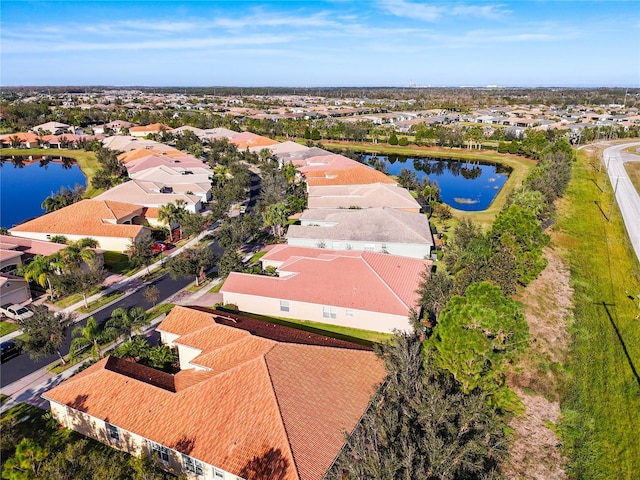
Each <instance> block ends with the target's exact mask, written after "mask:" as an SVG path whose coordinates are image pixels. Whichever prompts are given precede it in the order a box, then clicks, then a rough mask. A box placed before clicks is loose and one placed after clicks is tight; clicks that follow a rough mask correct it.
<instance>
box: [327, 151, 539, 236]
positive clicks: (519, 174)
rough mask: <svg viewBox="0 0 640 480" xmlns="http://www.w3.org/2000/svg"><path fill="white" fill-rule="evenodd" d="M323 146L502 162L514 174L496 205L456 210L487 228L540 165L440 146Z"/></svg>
mask: <svg viewBox="0 0 640 480" xmlns="http://www.w3.org/2000/svg"><path fill="white" fill-rule="evenodd" d="M323 145H324V146H325V147H326V148H329V149H332V150H334V149H341V148H344V149H349V150H353V151H357V152H365V153H380V154H398V155H409V156H412V155H413V156H421V157H432V158H443V159H461V160H467V159H468V160H471V161H478V160H479V161H485V162H493V163H500V164H503V165H507V166H509V167H511V169H512V171H511V174H510V175H509V179H508V180H507V182H506V183H505V184H504V187H502V189H501V190H500V192H499V193H498V195H497V196H496V198H495V200H494V201H493V203H492V204H491V205H490V206H489V208H487V209H486V210H483V211H481V212H465V211H463V210H457V209H454V208H452V210H453V213H454V215H455V217H456V218H457V219H461V218H469V219H470V220H472V221H473V222H475V223H477V224H479V225H482V227H483V228H485V229H487V228H488V227H489V226H490V225H491V224H492V223H493V219H494V218H495V216H496V215H497V214H498V212H499V211H500V210H501V209H502V207H503V206H504V204H505V202H506V200H507V197H508V196H509V193H511V191H512V190H513V189H514V188H515V187H518V186H520V185H522V181H523V180H524V178H525V177H526V176H527V174H528V173H529V170H530V169H531V167H533V166H534V165H536V162H535V161H534V160H531V159H528V158H524V157H520V156H517V155H509V154H501V153H497V152H495V151H492V150H466V149H461V148H454V149H451V148H438V147H416V146H409V147H399V146H391V145H385V144H376V145H374V144H371V143H347V142H344V143H342V142H323Z"/></svg>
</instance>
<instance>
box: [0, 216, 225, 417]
mask: <svg viewBox="0 0 640 480" xmlns="http://www.w3.org/2000/svg"><path fill="white" fill-rule="evenodd" d="M218 224H219V222H216V223H214V224H213V225H212V226H211V227H209V229H207V230H205V231H204V232H202V233H201V234H200V235H198V236H197V237H196V238H194V239H193V240H191V241H189V242H188V243H187V244H185V245H184V246H182V247H180V248H179V249H176V250H175V251H174V252H171V254H170V255H168V256H167V257H164V258H163V259H161V260H159V261H158V262H156V263H154V264H153V265H151V266H150V267H149V271H150V272H153V271H155V270H157V269H158V268H160V267H161V266H162V264H163V262H164V261H166V259H167V258H168V257H173V256H175V255H178V254H179V253H180V252H181V251H182V250H183V249H184V248H187V247H191V246H193V245H195V244H196V243H197V242H199V241H200V240H201V239H202V238H204V237H205V236H206V235H208V234H210V233H212V232H213V230H214V229H215V228H216V227H217V226H218ZM147 273H148V272H147V269H146V268H144V269H143V270H141V271H139V272H137V273H136V274H134V275H132V276H131V277H125V278H124V279H123V280H122V281H120V282H116V283H115V284H113V285H110V286H109V287H108V288H106V289H105V290H103V291H101V292H100V293H98V294H96V295H92V296H91V297H89V298H87V302H92V301H95V300H97V299H99V298H100V297H102V296H103V295H106V294H108V293H110V292H112V291H114V290H116V289H125V291H126V293H125V296H126V295H130V294H132V293H133V292H135V291H136V290H138V289H139V288H142V287H143V286H144V285H146V283H144V282H141V281H140V277H142V276H144V275H147ZM132 283H133V284H134V287H131V284H132ZM211 287H212V285H211V286H209V287H208V288H206V287H205V288H203V289H201V290H199V291H198V292H195V293H190V292H188V291H187V288H188V286H187V287H185V288H183V289H182V290H179V291H178V292H176V293H174V294H173V295H172V296H171V297H170V298H169V299H167V300H168V301H169V302H170V303H174V302H172V301H171V300H172V299H175V298H180V300H181V301H180V303H183V302H184V304H185V305H186V304H188V303H189V300H190V299H192V298H193V300H194V301H198V300H199V299H202V298H203V297H205V295H206V294H207V292H208V291H209V290H210V289H211ZM122 298H123V297H118V298H117V299H115V300H114V302H117V301H119V300H121V299H122ZM214 303H215V302H214ZM108 305H109V304H107V305H105V306H103V307H102V308H105V307H107V306H108ZM82 306H84V300H83V301H81V302H78V303H76V304H75V305H72V306H70V307H68V308H65V309H64V310H63V311H65V312H72V311H74V310H75V309H77V308H80V307H82ZM89 315H90V314H86V315H81V316H78V317H76V318H75V321H76V322H78V321H80V320H82V319H84V318H86V317H88V316H89ZM165 316H166V315H160V316H159V317H156V318H155V319H154V320H153V321H152V322H151V324H150V325H149V326H148V328H147V329H146V330H145V331H144V334H146V333H149V332H151V331H152V330H153V329H154V328H155V326H156V325H157V324H159V323H160V322H161V321H162V320H163V319H164V318H165ZM20 334H22V331H21V330H18V331H15V332H12V333H10V334H7V335H4V336H3V337H2V338H1V339H0V340H1V341H3V342H4V341H6V340H10V339H11V338H15V337H16V336H18V335H20ZM117 345H119V343H116V344H114V345H111V346H110V347H107V348H105V349H104V350H103V353H104V352H107V351H108V350H110V349H113V348H115V347H116V346H117ZM81 365H82V363H79V364H77V365H74V366H72V367H70V368H68V369H67V370H65V371H64V372H62V373H61V374H58V375H53V374H51V373H49V372H48V371H47V369H46V367H45V368H42V369H40V370H38V371H36V372H33V373H31V374H30V375H27V376H26V377H23V378H21V379H20V380H18V381H16V382H13V383H11V384H9V385H7V386H5V387H3V388H2V389H0V393H2V394H4V395H8V396H9V397H11V399H10V400H8V401H7V402H5V403H4V404H3V405H2V406H0V413H3V412H5V411H6V410H8V409H10V408H11V407H13V406H15V405H16V404H18V403H28V404H30V405H34V406H37V407H40V408H45V409H46V408H48V402H47V401H46V400H44V399H43V398H42V397H41V395H42V394H43V393H44V392H46V391H47V390H49V389H51V388H53V387H54V386H55V385H57V384H58V383H60V382H62V381H63V380H65V379H67V378H69V377H70V376H71V375H73V374H74V373H75V372H76V371H77V370H78V369H79V368H80V367H81Z"/></svg>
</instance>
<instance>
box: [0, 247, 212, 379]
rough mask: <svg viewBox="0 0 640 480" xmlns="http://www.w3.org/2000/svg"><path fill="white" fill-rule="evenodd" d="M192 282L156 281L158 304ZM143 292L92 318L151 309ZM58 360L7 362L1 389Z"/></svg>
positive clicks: (26, 357) (0, 371)
mask: <svg viewBox="0 0 640 480" xmlns="http://www.w3.org/2000/svg"><path fill="white" fill-rule="evenodd" d="M211 249H212V250H213V252H214V253H215V254H216V255H222V252H223V249H222V248H221V247H220V246H219V245H218V243H217V242H213V243H212V244H211ZM191 282H193V278H178V279H176V280H173V279H172V278H171V277H170V276H169V275H164V276H163V277H161V278H159V279H157V280H155V281H154V282H153V285H155V286H156V287H158V290H159V291H160V299H159V302H158V303H161V302H162V301H164V300H166V299H167V298H169V297H171V296H172V295H173V294H175V293H176V292H178V291H180V290H182V289H183V288H184V287H186V286H187V285H189V284H190V283H191ZM143 291H144V289H139V290H138V291H136V292H134V293H132V294H130V295H128V296H126V297H124V298H122V299H120V300H119V301H117V302H116V303H114V304H112V305H109V306H108V307H104V308H102V309H101V310H99V311H96V312H93V313H92V316H93V317H94V318H95V319H96V320H97V321H98V323H99V324H103V323H104V322H106V321H107V320H108V319H109V317H110V315H111V312H112V311H113V310H115V309H116V308H119V307H122V308H130V307H133V306H140V307H143V308H144V309H145V310H147V309H149V308H151V307H152V305H151V304H150V303H148V302H147V301H146V300H145V299H144V296H143ZM87 318H88V317H87ZM85 324H86V319H83V320H81V321H80V322H78V323H77V324H76V325H83V326H84V325H85ZM72 329H73V328H71V329H69V330H68V331H67V338H66V340H65V342H64V344H63V345H62V347H61V349H60V350H61V352H62V354H63V355H66V354H67V353H69V345H70V344H71V330H72ZM56 360H58V356H57V355H56V354H53V355H48V356H46V357H44V358H42V359H40V360H38V361H34V360H32V359H31V358H30V357H29V355H28V354H26V353H23V354H21V355H19V356H17V357H15V358H12V359H11V360H7V361H5V362H3V363H2V364H1V365H0V387H5V386H7V385H10V384H12V383H13V382H15V381H17V380H20V379H21V378H23V377H26V376H27V375H29V374H31V373H33V372H36V371H37V370H40V369H42V368H44V367H46V366H47V365H49V364H50V363H52V362H54V361H56Z"/></svg>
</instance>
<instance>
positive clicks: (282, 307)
mask: <svg viewBox="0 0 640 480" xmlns="http://www.w3.org/2000/svg"><path fill="white" fill-rule="evenodd" d="M280 311H281V312H288V311H289V301H288V300H280Z"/></svg>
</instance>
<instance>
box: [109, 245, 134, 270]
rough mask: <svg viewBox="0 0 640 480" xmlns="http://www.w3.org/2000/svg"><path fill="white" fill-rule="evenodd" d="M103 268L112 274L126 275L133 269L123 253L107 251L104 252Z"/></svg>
mask: <svg viewBox="0 0 640 480" xmlns="http://www.w3.org/2000/svg"><path fill="white" fill-rule="evenodd" d="M103 257H104V268H106V269H107V270H109V271H110V272H113V273H118V274H120V275H127V274H129V273H132V272H133V271H134V269H133V268H132V267H131V265H129V257H127V256H126V255H125V254H124V253H120V252H114V251H111V250H107V251H106V252H104V255H103Z"/></svg>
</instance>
